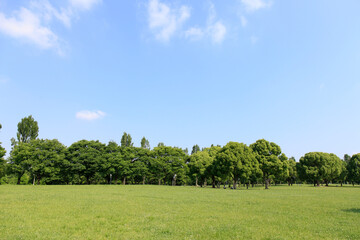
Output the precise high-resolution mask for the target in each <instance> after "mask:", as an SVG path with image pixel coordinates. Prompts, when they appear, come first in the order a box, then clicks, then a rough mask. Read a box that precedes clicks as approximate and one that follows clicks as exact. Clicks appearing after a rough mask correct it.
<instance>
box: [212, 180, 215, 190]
mask: <svg viewBox="0 0 360 240" xmlns="http://www.w3.org/2000/svg"><path fill="white" fill-rule="evenodd" d="M212 187H213V188H215V177H212Z"/></svg>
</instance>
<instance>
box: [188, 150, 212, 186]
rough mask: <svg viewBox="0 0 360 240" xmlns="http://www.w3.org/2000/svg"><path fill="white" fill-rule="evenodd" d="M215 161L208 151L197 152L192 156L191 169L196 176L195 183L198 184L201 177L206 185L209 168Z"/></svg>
mask: <svg viewBox="0 0 360 240" xmlns="http://www.w3.org/2000/svg"><path fill="white" fill-rule="evenodd" d="M212 162H213V158H211V157H210V155H209V152H208V151H201V152H196V153H194V154H192V155H191V156H190V162H189V169H190V173H191V175H192V176H194V177H195V185H196V186H198V182H199V179H200V180H202V181H203V183H204V184H203V185H204V186H206V182H207V173H208V171H207V169H208V168H209V166H210V165H211V163H212Z"/></svg>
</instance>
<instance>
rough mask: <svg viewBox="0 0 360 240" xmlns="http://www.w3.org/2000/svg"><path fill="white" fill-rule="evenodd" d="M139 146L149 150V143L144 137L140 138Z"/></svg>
mask: <svg viewBox="0 0 360 240" xmlns="http://www.w3.org/2000/svg"><path fill="white" fill-rule="evenodd" d="M141 148H144V149H149V150H150V143H149V141H148V140H147V139H146V138H145V137H143V138H142V139H141Z"/></svg>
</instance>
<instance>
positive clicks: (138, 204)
mask: <svg viewBox="0 0 360 240" xmlns="http://www.w3.org/2000/svg"><path fill="white" fill-rule="evenodd" d="M359 224H360V188H359V187H356V186H355V187H350V186H346V187H318V188H315V187H312V186H304V185H303V186H293V187H288V186H272V187H271V189H270V190H263V189H262V188H260V187H257V188H254V189H249V190H245V189H241V190H230V189H226V190H224V189H212V188H195V187H171V186H131V185H128V186H121V185H118V186H115V185H111V186H104V185H93V186H14V185H3V186H0V239H307V240H309V239H360V227H359Z"/></svg>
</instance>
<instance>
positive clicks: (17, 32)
mask: <svg viewBox="0 0 360 240" xmlns="http://www.w3.org/2000/svg"><path fill="white" fill-rule="evenodd" d="M0 32H2V33H3V34H6V35H9V36H10V37H13V38H17V39H26V40H27V41H29V42H32V43H34V44H35V45H37V46H38V47H40V48H43V49H49V48H56V49H57V48H59V40H58V36H57V35H56V34H55V33H53V32H52V31H51V29H50V28H48V27H45V26H43V25H42V23H41V19H40V17H39V16H38V15H36V14H34V13H33V12H32V11H30V10H29V9H27V8H21V9H20V10H19V11H17V12H16V13H15V14H14V15H13V16H12V17H6V16H5V15H4V14H3V13H0Z"/></svg>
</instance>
